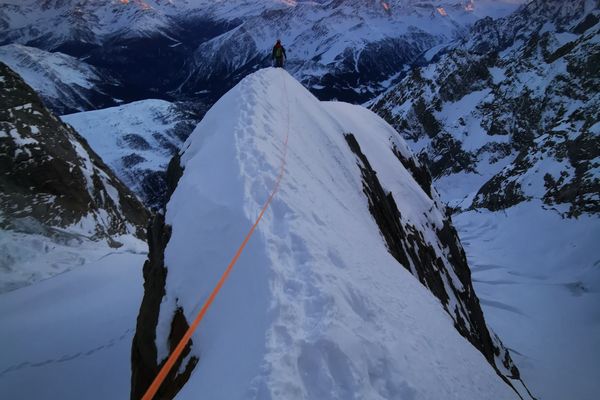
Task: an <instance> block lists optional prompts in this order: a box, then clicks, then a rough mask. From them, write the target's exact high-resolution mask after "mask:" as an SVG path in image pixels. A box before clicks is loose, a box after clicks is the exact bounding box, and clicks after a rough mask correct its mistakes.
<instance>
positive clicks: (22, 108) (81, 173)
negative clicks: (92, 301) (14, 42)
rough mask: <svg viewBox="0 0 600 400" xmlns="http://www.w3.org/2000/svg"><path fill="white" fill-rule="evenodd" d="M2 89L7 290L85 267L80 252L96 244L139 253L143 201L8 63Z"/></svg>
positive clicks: (1, 71)
mask: <svg viewBox="0 0 600 400" xmlns="http://www.w3.org/2000/svg"><path fill="white" fill-rule="evenodd" d="M0 88H1V90H0V96H1V100H2V102H1V103H2V107H1V109H0V121H1V122H0V128H1V129H0V169H1V170H2V175H1V176H0V229H1V238H2V239H1V240H0V246H1V247H2V250H3V251H2V259H1V260H0V262H1V264H2V268H1V269H0V270H1V271H2V275H3V276H2V283H3V286H2V289H6V288H11V287H16V286H20V285H23V284H25V283H28V282H31V281H32V280H36V279H39V278H40V277H43V276H48V275H53V274H56V273H59V272H62V271H64V270H65V269H69V268H72V267H74V266H76V265H81V264H83V263H85V261H86V256H85V255H83V254H82V255H80V256H78V255H77V253H78V250H80V251H81V253H85V249H89V248H90V247H94V245H93V243H98V242H105V245H106V246H111V247H113V248H118V247H122V246H123V245H124V244H125V245H127V246H125V247H124V248H125V249H131V248H133V247H135V246H137V247H138V248H139V247H140V243H139V240H140V239H144V237H145V232H144V228H145V225H146V221H147V219H148V213H147V212H146V210H145V209H144V207H143V206H142V205H141V204H140V203H139V201H138V200H137V199H136V197H135V196H134V195H133V194H132V193H131V192H130V191H129V190H128V189H127V188H126V187H125V186H124V185H123V184H122V183H121V181H119V179H118V178H116V177H115V176H114V174H113V173H112V172H111V171H110V169H109V168H108V167H107V166H106V165H105V164H104V163H103V162H102V160H101V159H100V158H99V157H98V156H97V155H96V153H94V152H93V151H92V150H91V149H90V147H89V146H88V144H87V142H86V141H85V140H84V139H83V138H82V137H81V136H79V134H78V133H77V132H75V131H74V130H73V129H72V128H71V127H69V126H68V125H65V124H64V123H62V122H61V121H60V120H59V119H57V118H56V117H55V116H54V115H53V114H52V113H51V112H50V111H49V110H48V109H47V108H46V107H44V105H43V104H42V102H41V100H40V99H39V97H38V96H37V95H36V94H35V92H34V91H33V89H31V88H30V87H29V86H27V84H26V83H25V82H24V81H23V80H22V79H21V78H20V77H19V76H18V75H17V74H16V73H14V72H13V71H12V70H10V69H9V68H8V67H7V66H6V65H5V64H1V63H0ZM132 246H133V247H132ZM95 247H97V246H95ZM142 247H143V246H142ZM50 250H56V251H50ZM45 254H47V255H48V259H46V260H44V255H45ZM61 256H64V259H63V260H61ZM90 256H91V255H90ZM42 261H44V262H42ZM40 263H41V264H40ZM40 265H41V267H40ZM44 265H45V266H44ZM38 267H40V268H43V269H44V270H42V271H38V270H36V268H38Z"/></svg>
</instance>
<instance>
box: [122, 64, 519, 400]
mask: <svg viewBox="0 0 600 400" xmlns="http://www.w3.org/2000/svg"><path fill="white" fill-rule="evenodd" d="M286 137H287V138H288V140H287V150H286ZM285 154H287V156H285V174H284V176H283V180H282V181H281V186H280V189H279V191H278V193H277V194H276V196H275V198H274V200H273V202H272V204H271V206H270V208H269V209H268V211H267V213H266V214H265V216H264V218H263V220H262V221H261V222H260V224H259V225H258V228H257V231H256V233H255V235H254V236H253V237H252V239H251V240H250V242H249V244H248V246H247V247H246V249H245V251H244V253H243V254H242V256H241V258H240V259H239V261H238V263H237V264H236V266H235V269H234V270H233V272H232V274H231V276H230V278H229V280H228V281H227V282H226V284H225V286H224V287H223V289H222V291H221V292H220V294H219V296H218V297H217V299H216V301H215V302H214V303H213V305H212V308H211V309H210V310H209V311H208V313H207V315H206V317H205V319H204V320H203V321H202V323H201V325H200V327H199V330H198V331H197V332H196V334H195V335H194V337H193V339H192V344H191V345H190V346H188V348H187V349H186V352H185V353H184V354H185V358H184V360H183V362H181V361H180V362H179V363H177V364H176V368H175V370H176V371H178V372H176V373H172V374H170V375H169V376H168V377H167V380H166V382H165V384H163V386H162V387H161V392H160V394H161V396H163V397H165V398H173V397H175V396H177V398H178V399H188V398H197V396H198V395H200V394H201V395H202V396H203V397H205V398H209V399H245V398H252V399H271V398H272V399H276V398H286V399H355V398H356V399H367V398H368V399H397V398H403V399H509V398H510V399H513V398H519V397H520V396H522V398H527V397H528V393H527V390H526V388H525V387H524V385H523V384H522V382H521V381H520V377H519V372H518V370H517V368H516V367H515V366H514V365H513V363H512V361H511V358H510V355H509V353H508V351H507V350H506V349H505V348H504V347H503V346H502V344H501V342H500V340H499V339H498V338H497V337H496V336H495V335H494V334H493V333H492V332H491V331H490V330H489V329H488V328H487V325H486V324H485V321H484V319H483V314H482V312H481V308H480V306H479V301H478V300H477V297H476V296H475V293H474V291H473V287H472V284H471V278H470V272H469V269H468V266H467V264H466V258H465V255H464V251H463V250H462V246H461V245H460V242H459V241H458V237H457V235H456V232H455V230H454V228H453V227H452V225H451V221H450V219H449V217H448V216H447V214H446V212H445V209H444V207H443V205H442V204H441V202H440V201H439V199H438V196H437V194H436V192H435V190H433V189H432V187H431V180H430V178H429V176H428V174H427V173H426V172H425V170H424V169H423V168H422V166H421V165H420V163H419V162H418V161H417V160H416V159H415V158H414V157H413V156H412V154H411V153H410V151H409V150H408V148H407V146H406V144H405V143H404V141H403V140H402V139H401V138H400V136H399V135H398V134H397V133H396V131H394V130H393V129H392V128H391V127H390V126H389V125H388V124H387V123H385V122H384V121H383V120H382V119H381V118H379V117H378V116H376V115H375V114H374V113H372V112H370V111H368V110H366V109H364V108H362V107H360V106H353V105H349V104H345V103H337V102H333V103H327V102H320V101H318V100H317V99H316V98H315V97H314V96H313V95H311V94H310V93H309V92H308V91H307V90H306V89H304V88H303V87H302V86H301V85H300V84H299V83H298V82H297V81H295V80H294V79H293V78H292V77H291V76H290V75H289V74H288V73H287V72H285V71H283V70H277V69H272V68H269V69H264V70H260V71H258V72H256V73H254V74H252V75H250V76H248V77H246V78H245V79H244V80H243V81H242V82H241V83H239V84H238V85H237V86H236V87H235V88H233V89H232V90H231V91H230V92H228V93H227V94H226V95H225V96H224V97H223V98H222V99H221V100H220V101H218V102H217V103H216V104H215V105H214V106H213V108H212V109H211V110H210V111H209V112H208V113H207V114H206V116H205V117H204V119H203V120H202V122H201V123H200V124H199V125H198V127H197V128H196V129H195V130H194V132H193V133H192V134H191V136H190V137H189V139H188V140H187V141H186V143H185V144H184V149H183V150H182V152H181V155H180V166H181V171H178V172H179V173H178V172H174V171H171V172H170V179H174V180H177V179H178V182H177V185H176V187H175V190H174V192H173V193H172V195H171V197H170V200H169V202H168V204H167V206H166V213H165V216H164V221H163V217H162V216H160V215H159V216H158V217H157V218H156V219H155V221H154V222H153V226H152V228H151V229H150V232H149V242H150V256H149V260H148V261H147V262H146V265H145V267H144V277H145V280H146V284H145V294H144V299H143V301H142V305H141V308H140V315H139V317H138V323H137V332H136V337H135V338H134V341H133V346H132V362H133V365H132V369H133V374H132V398H139V397H140V396H141V394H143V392H144V390H145V389H146V387H147V386H148V385H149V383H150V381H151V380H152V379H153V378H154V376H155V374H156V372H157V370H158V366H159V365H160V363H161V362H162V361H163V360H164V359H165V358H166V357H167V356H168V352H169V349H170V348H172V346H174V343H175V342H176V341H177V340H178V338H179V337H181V335H182V332H183V331H184V330H185V329H186V328H187V324H188V321H191V320H193V319H194V317H195V315H196V313H197V312H198V310H199V309H200V307H201V306H202V304H203V303H204V301H205V300H206V298H207V297H208V295H209V293H210V292H211V290H212V289H213V287H214V285H215V284H216V283H217V281H218V279H219V276H220V275H221V273H222V272H223V270H224V269H225V267H226V266H227V264H228V263H229V261H230V259H231V257H233V255H234V253H235V251H236V249H237V248H238V246H239V245H240V243H241V242H242V240H243V238H244V236H245V235H246V232H247V231H248V230H249V228H250V226H251V225H252V223H253V222H254V220H255V219H256V217H257V216H258V213H259V212H260V209H261V207H262V205H263V204H264V203H265V201H266V199H267V198H268V196H269V193H270V192H271V190H272V188H273V186H274V183H275V181H276V178H277V176H278V172H279V168H280V165H281V163H282V159H283V158H284V155H285ZM173 184H174V182H173ZM511 386H512V387H511ZM517 392H518V393H519V394H520V396H519V395H518V394H517Z"/></svg>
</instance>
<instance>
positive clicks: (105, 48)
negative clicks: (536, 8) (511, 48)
mask: <svg viewBox="0 0 600 400" xmlns="http://www.w3.org/2000/svg"><path fill="white" fill-rule="evenodd" d="M517 3H518V2H517ZM498 4H500V5H503V6H509V7H515V2H514V1H495V2H491V1H487V0H486V1H466V2H465V1H462V0H446V1H442V2H430V1H414V0H393V1H380V0H369V1H364V0H360V1H359V0H346V1H339V0H327V1H316V2H315V1H293V2H290V1H283V0H271V1H260V2H257V1H248V0H232V1H212V0H211V1H208V0H180V1H177V0H172V1H159V0H130V1H129V0H128V1H121V0H119V1H117V0H114V1H102V2H97V1H62V0H61V1H57V0H47V1H45V2H44V3H43V4H42V6H41V7H40V5H39V4H38V2H36V1H34V0H26V1H21V0H19V1H15V0H10V1H9V3H8V4H7V5H6V6H5V7H3V9H2V10H0V23H1V24H2V25H3V26H4V29H3V30H2V32H1V33H0V43H13V42H17V43H21V44H26V45H29V46H34V47H39V48H42V49H45V50H51V51H62V52H64V53H67V54H70V55H73V56H77V57H85V59H86V62H88V63H89V64H91V65H93V66H96V67H100V68H103V69H105V70H108V71H110V74H111V76H114V77H115V78H117V79H118V80H119V81H120V82H122V83H123V84H124V85H125V86H126V87H127V91H119V90H118V89H119V88H118V87H115V88H112V89H113V90H112V91H111V92H110V93H111V94H112V95H113V97H116V98H120V99H124V100H125V101H133V100H139V99H144V98H156V97H157V96H158V95H159V94H160V96H164V98H165V99H167V100H171V99H173V98H174V97H176V98H178V99H183V98H190V97H191V98H194V99H195V100H196V101H202V102H203V103H204V104H207V105H211V104H213V103H214V102H215V101H216V100H217V99H218V98H219V97H220V96H221V95H222V94H223V93H224V92H225V91H227V90H228V89H229V88H231V87H232V86H233V85H235V84H236V83H237V82H238V81H239V80H240V79H241V78H242V77H243V76H245V75H246V74H247V73H248V72H251V71H254V70H256V69H257V68H260V67H264V66H267V65H269V64H270V51H271V47H272V45H273V43H274V40H275V39H276V38H278V37H280V38H282V39H283V41H284V44H285V45H286V46H287V48H288V56H289V62H288V69H289V70H291V71H293V74H294V76H296V77H297V78H299V79H300V80H301V82H303V83H304V84H305V85H306V86H307V87H309V88H310V89H311V90H313V92H315V93H316V94H318V95H319V97H320V98H324V99H331V98H340V99H345V100H348V101H353V102H362V101H366V100H368V99H370V98H371V97H372V96H373V95H374V94H378V93H381V92H382V91H383V90H384V89H386V88H387V87H388V85H389V82H390V80H394V79H397V78H398V76H399V74H401V71H402V70H403V68H404V66H405V65H407V64H409V63H411V62H413V61H414V60H416V59H417V58H418V56H419V55H420V54H421V53H423V52H425V51H426V50H428V49H429V48H431V47H432V46H435V45H438V44H442V43H446V42H448V41H450V40H453V39H454V38H456V37H460V36H462V35H463V34H464V33H466V30H467V27H468V26H469V25H471V24H472V23H473V22H474V21H475V20H476V19H478V18H479V17H482V16H485V15H494V16H496V15H499V13H500V15H501V14H502V13H504V12H505V10H503V9H499V8H498V7H497V5H498ZM167 93H168V95H167Z"/></svg>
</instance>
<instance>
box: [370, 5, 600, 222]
mask: <svg viewBox="0 0 600 400" xmlns="http://www.w3.org/2000/svg"><path fill="white" fill-rule="evenodd" d="M599 15H600V9H599V6H598V2H596V1H585V0H577V1H572V2H564V1H541V0H540V1H532V2H531V3H529V4H528V5H527V6H525V7H523V8H522V9H521V10H520V11H518V12H516V13H514V14H512V15H510V16H508V17H506V18H503V19H499V20H496V21H494V20H492V19H491V18H486V19H483V20H481V21H478V22H477V23H476V24H475V26H474V27H473V29H472V30H471V32H470V34H469V36H468V38H467V39H465V40H464V41H463V42H461V43H460V44H458V45H457V46H455V47H454V48H452V49H451V50H449V51H447V53H446V54H443V55H441V56H439V60H437V61H436V62H434V63H432V64H430V65H428V66H425V67H421V68H415V69H413V70H412V72H411V73H410V74H409V75H408V76H407V77H406V78H405V79H404V80H403V81H402V82H401V83H400V84H399V85H398V86H396V87H395V88H393V89H392V90H390V91H389V92H388V93H387V94H386V95H385V96H382V98H380V99H379V100H378V101H377V102H375V104H374V105H373V107H372V108H373V110H374V111H376V112H378V113H379V114H380V115H382V116H383V117H384V118H385V119H387V120H388V121H389V122H390V123H392V124H393V125H394V126H395V127H396V129H398V131H399V132H401V133H402V134H403V135H404V136H405V137H406V138H407V139H410V140H412V141H414V142H415V147H416V148H417V150H420V157H421V158H422V159H423V160H425V162H426V163H427V165H428V166H429V168H430V170H431V172H432V174H433V176H434V178H436V179H438V181H439V182H440V183H438V184H439V185H440V187H441V189H442V191H443V190H445V187H444V186H448V187H449V186H451V185H452V182H455V181H454V180H453V179H454V178H453V176H458V175H459V174H462V176H466V177H471V178H469V179H470V181H469V182H470V183H469V185H470V186H472V189H471V190H472V191H473V193H471V194H470V195H467V196H466V197H465V198H464V199H458V200H457V201H455V202H454V203H453V204H451V205H452V206H453V207H459V208H463V209H466V208H469V207H485V208H488V209H490V210H499V209H504V208H507V207H510V206H512V205H515V204H517V203H519V202H522V201H525V200H528V199H532V198H538V199H542V200H543V201H544V203H546V204H547V205H548V206H549V207H556V208H557V209H558V210H559V212H561V213H563V214H564V215H566V216H577V215H579V214H581V213H597V212H598V211H600V208H599V204H600V198H599V197H598V193H599V191H600V181H599V176H598V172H597V171H598V166H599V165H600V164H599V162H600V161H599V160H600V159H599V157H600V153H599V149H600V125H599V121H600V114H599V111H598V110H599V109H600V97H599V95H598V93H599V89H600V74H599V72H598V71H599V70H598V68H597V65H598V63H599V62H600V61H599V60H600V58H599V57H600V44H599V42H598V38H599V37H600V33H599V30H600V24H598V21H599V17H598V16H599ZM444 182H447V183H444ZM448 190H451V188H449V189H448Z"/></svg>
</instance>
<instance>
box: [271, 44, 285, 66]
mask: <svg viewBox="0 0 600 400" xmlns="http://www.w3.org/2000/svg"><path fill="white" fill-rule="evenodd" d="M271 56H272V58H273V60H275V66H276V67H277V68H283V60H284V59H286V60H287V56H286V55H285V48H284V47H283V46H282V45H281V39H277V43H275V46H273V53H272V54H271Z"/></svg>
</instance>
